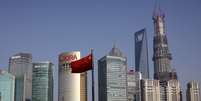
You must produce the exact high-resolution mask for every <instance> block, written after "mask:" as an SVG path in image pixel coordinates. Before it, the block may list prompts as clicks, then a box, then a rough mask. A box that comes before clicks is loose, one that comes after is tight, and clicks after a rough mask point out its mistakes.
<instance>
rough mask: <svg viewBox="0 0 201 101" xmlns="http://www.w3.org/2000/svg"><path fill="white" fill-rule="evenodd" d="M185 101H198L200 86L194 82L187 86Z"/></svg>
mask: <svg viewBox="0 0 201 101" xmlns="http://www.w3.org/2000/svg"><path fill="white" fill-rule="evenodd" d="M186 101H200V85H199V83H198V82H196V81H190V82H189V83H188V84H187V90H186Z"/></svg>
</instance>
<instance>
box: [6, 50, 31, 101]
mask: <svg viewBox="0 0 201 101" xmlns="http://www.w3.org/2000/svg"><path fill="white" fill-rule="evenodd" d="M8 71H9V73H11V74H12V75H14V76H15V101H31V95H32V94H31V87H32V84H31V83H32V55H31V54H29V53H18V54H15V55H13V56H11V57H10V58H9V68H8Z"/></svg>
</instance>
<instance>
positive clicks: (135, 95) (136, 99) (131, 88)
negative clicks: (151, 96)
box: [127, 70, 142, 101]
mask: <svg viewBox="0 0 201 101" xmlns="http://www.w3.org/2000/svg"><path fill="white" fill-rule="evenodd" d="M141 79H142V74H141V73H140V72H135V71H134V70H129V71H128V72H127V94H128V101H141V88H140V80H141Z"/></svg>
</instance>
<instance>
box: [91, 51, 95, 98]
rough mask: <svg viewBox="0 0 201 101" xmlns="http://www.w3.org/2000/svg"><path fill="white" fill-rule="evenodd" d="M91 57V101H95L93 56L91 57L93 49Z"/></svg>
mask: <svg viewBox="0 0 201 101" xmlns="http://www.w3.org/2000/svg"><path fill="white" fill-rule="evenodd" d="M91 55H92V70H91V76H92V101H95V99H94V98H95V94H94V61H93V60H94V56H93V49H91Z"/></svg>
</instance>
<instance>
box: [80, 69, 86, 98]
mask: <svg viewBox="0 0 201 101" xmlns="http://www.w3.org/2000/svg"><path fill="white" fill-rule="evenodd" d="M80 101H87V72H84V73H81V74H80Z"/></svg>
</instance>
